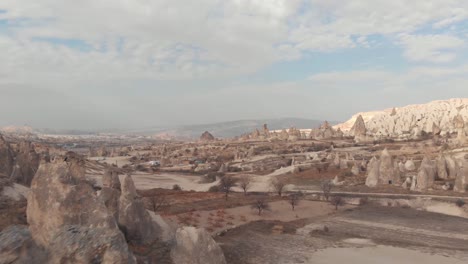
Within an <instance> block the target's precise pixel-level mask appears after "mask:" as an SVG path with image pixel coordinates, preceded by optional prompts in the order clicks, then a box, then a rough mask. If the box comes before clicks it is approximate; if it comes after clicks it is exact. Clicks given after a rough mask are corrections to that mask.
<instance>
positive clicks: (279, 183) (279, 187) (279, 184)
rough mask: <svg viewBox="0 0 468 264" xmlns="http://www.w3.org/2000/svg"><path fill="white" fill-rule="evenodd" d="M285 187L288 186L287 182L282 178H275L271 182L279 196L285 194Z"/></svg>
mask: <svg viewBox="0 0 468 264" xmlns="http://www.w3.org/2000/svg"><path fill="white" fill-rule="evenodd" d="M284 186H286V181H285V180H283V179H280V178H274V179H273V180H272V181H271V187H272V188H273V190H274V191H275V192H276V193H278V195H279V196H281V194H282V193H283V190H284Z"/></svg>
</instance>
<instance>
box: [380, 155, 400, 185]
mask: <svg viewBox="0 0 468 264" xmlns="http://www.w3.org/2000/svg"><path fill="white" fill-rule="evenodd" d="M397 180H399V179H396V177H395V171H394V168H393V160H392V156H391V155H390V153H389V152H388V150H387V149H384V150H383V151H382V154H381V155H380V169H379V184H391V183H395V182H396V181H397Z"/></svg>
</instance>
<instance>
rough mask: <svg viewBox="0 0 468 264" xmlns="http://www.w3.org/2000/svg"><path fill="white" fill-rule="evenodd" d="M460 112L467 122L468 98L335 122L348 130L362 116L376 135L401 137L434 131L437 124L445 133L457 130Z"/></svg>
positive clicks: (370, 131)
mask: <svg viewBox="0 0 468 264" xmlns="http://www.w3.org/2000/svg"><path fill="white" fill-rule="evenodd" d="M458 114H460V116H462V117H463V119H464V120H465V122H466V121H468V98H457V99H449V100H439V101H433V102H430V103H427V104H419V105H409V106H405V107H400V108H392V109H386V110H383V111H373V112H363V113H357V114H356V115H354V116H353V117H352V118H351V119H350V120H348V121H346V122H344V123H342V124H339V125H336V126H335V128H340V129H341V130H342V131H345V132H349V131H350V130H351V128H352V126H353V125H354V123H355V121H356V119H357V118H358V117H359V115H361V116H362V117H363V119H364V122H365V124H366V128H367V131H368V132H367V133H368V134H370V135H374V136H391V137H401V136H404V135H414V134H417V133H421V131H425V132H432V130H433V128H434V127H435V128H437V129H438V128H440V130H441V131H440V132H441V134H442V135H443V134H446V133H452V132H457V129H456V127H455V126H454V123H453V120H454V118H455V117H456V116H457V115H458ZM434 124H435V126H434ZM465 127H466V125H465Z"/></svg>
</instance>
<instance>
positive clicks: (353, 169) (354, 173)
mask: <svg viewBox="0 0 468 264" xmlns="http://www.w3.org/2000/svg"><path fill="white" fill-rule="evenodd" d="M360 172H361V171H360V169H359V166H358V165H357V164H356V163H355V164H354V165H353V167H352V168H351V173H352V174H353V175H355V176H358V175H359V173H360Z"/></svg>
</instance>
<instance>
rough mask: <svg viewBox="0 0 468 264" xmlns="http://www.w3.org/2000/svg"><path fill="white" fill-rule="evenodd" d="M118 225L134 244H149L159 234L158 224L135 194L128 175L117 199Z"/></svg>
mask: <svg viewBox="0 0 468 264" xmlns="http://www.w3.org/2000/svg"><path fill="white" fill-rule="evenodd" d="M119 227H120V229H121V230H122V232H123V233H124V235H125V237H126V238H127V241H129V242H131V243H133V244H136V245H149V244H152V243H153V242H155V241H156V240H158V239H159V238H160V236H161V230H160V228H159V226H158V225H157V224H156V223H155V222H153V221H152V219H151V216H150V215H149V213H148V212H147V211H146V209H145V206H144V203H143V201H142V199H141V197H139V196H138V195H137V192H136V188H135V184H134V183H133V180H132V177H131V176H130V175H127V176H125V179H124V181H123V183H122V194H121V195H120V199H119Z"/></svg>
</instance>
